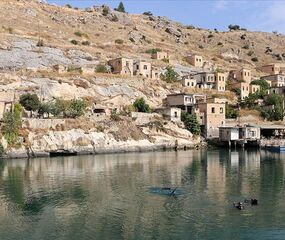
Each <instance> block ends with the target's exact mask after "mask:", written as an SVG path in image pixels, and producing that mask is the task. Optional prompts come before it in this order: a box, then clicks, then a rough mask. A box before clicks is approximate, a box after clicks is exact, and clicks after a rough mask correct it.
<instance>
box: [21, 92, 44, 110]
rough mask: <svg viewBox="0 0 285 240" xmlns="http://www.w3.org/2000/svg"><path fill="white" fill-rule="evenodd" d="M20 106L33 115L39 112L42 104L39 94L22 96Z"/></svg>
mask: <svg viewBox="0 0 285 240" xmlns="http://www.w3.org/2000/svg"><path fill="white" fill-rule="evenodd" d="M20 104H21V105H22V106H23V107H24V108H25V109H26V110H27V111H30V112H31V113H32V111H37V110H39V108H40V106H41V102H40V100H39V97H38V95H37V94H30V93H26V94H23V95H21V96H20Z"/></svg>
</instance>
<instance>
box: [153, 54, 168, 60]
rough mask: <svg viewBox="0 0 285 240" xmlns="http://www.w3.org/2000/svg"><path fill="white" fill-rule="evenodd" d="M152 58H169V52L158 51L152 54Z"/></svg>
mask: <svg viewBox="0 0 285 240" xmlns="http://www.w3.org/2000/svg"><path fill="white" fill-rule="evenodd" d="M151 58H152V59H157V60H164V59H167V60H168V59H169V56H168V53H167V52H156V53H153V54H151Z"/></svg>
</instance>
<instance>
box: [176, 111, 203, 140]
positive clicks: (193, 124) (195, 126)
mask: <svg viewBox="0 0 285 240" xmlns="http://www.w3.org/2000/svg"><path fill="white" fill-rule="evenodd" d="M181 120H182V122H183V123H184V125H185V128H186V129H187V130H188V131H189V132H191V133H193V134H194V135H199V134H200V133H201V130H200V124H199V122H198V120H197V117H196V116H195V115H193V114H189V113H186V112H182V114H181Z"/></svg>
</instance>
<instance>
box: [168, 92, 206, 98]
mask: <svg viewBox="0 0 285 240" xmlns="http://www.w3.org/2000/svg"><path fill="white" fill-rule="evenodd" d="M180 95H186V96H201V97H205V96H206V95H205V94H196V93H173V94H168V95H166V96H167V97H168V96H180Z"/></svg>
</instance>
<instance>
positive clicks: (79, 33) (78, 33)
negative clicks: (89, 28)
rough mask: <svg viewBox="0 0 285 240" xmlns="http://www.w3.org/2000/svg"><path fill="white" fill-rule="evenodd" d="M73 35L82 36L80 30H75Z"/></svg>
mask: <svg viewBox="0 0 285 240" xmlns="http://www.w3.org/2000/svg"><path fill="white" fill-rule="evenodd" d="M74 35H75V36H77V37H82V33H81V32H78V31H77V32H75V33H74Z"/></svg>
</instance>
